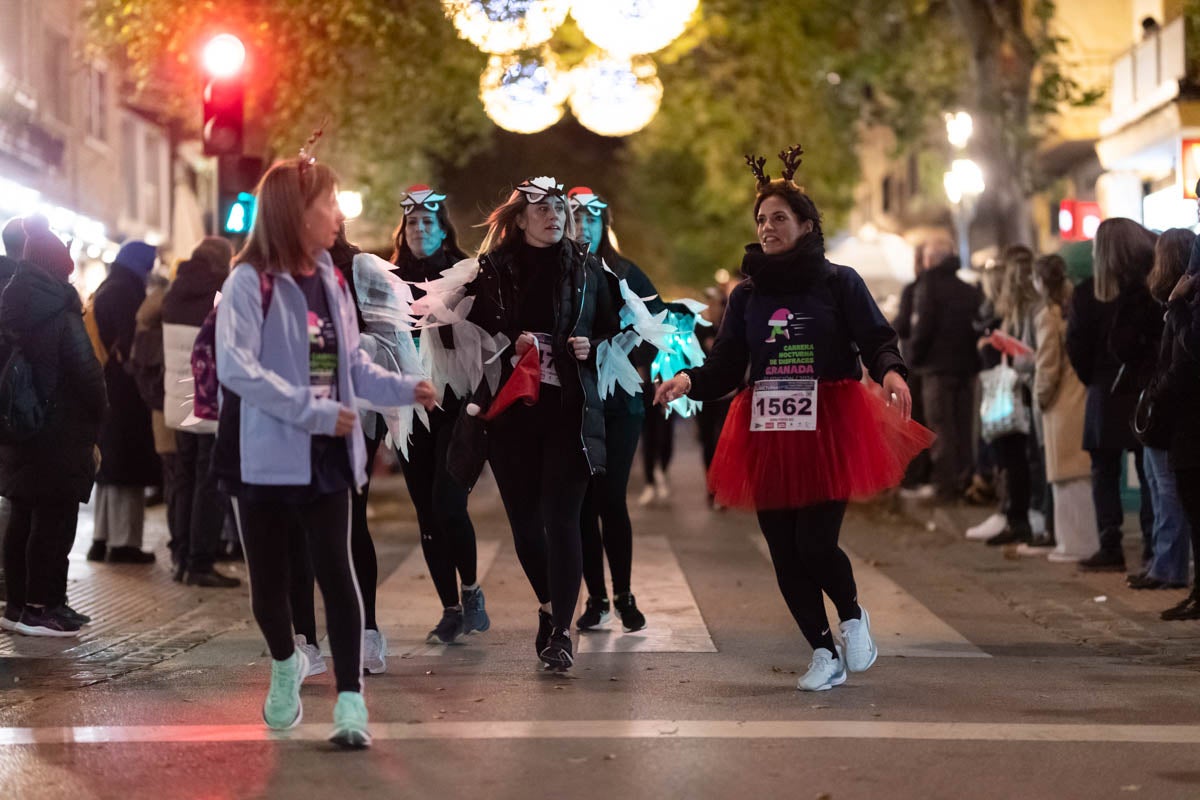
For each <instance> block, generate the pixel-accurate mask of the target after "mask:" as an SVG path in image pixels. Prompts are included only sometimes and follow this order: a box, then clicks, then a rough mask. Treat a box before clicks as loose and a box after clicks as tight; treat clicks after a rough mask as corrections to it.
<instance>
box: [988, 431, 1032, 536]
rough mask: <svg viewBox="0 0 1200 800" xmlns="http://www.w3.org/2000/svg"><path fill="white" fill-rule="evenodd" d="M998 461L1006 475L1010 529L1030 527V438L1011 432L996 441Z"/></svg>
mask: <svg viewBox="0 0 1200 800" xmlns="http://www.w3.org/2000/svg"><path fill="white" fill-rule="evenodd" d="M992 447H993V449H994V450H995V453H996V460H997V461H998V462H999V465H1000V469H1001V470H1003V472H1004V484H1005V487H1006V489H1007V491H1008V495H1007V497H1008V499H1007V501H1006V504H1005V507H1004V515H1005V517H1006V518H1007V519H1008V526H1009V528H1012V529H1014V530H1026V529H1028V528H1029V493H1030V475H1029V452H1028V448H1029V436H1028V435H1026V434H1024V433H1010V434H1008V435H1007V436H1001V437H1000V438H999V439H996V440H995V441H993V442H992Z"/></svg>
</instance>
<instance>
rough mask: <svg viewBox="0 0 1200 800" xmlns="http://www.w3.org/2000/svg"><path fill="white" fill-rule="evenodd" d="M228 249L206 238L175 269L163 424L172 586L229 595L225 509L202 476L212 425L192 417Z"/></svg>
mask: <svg viewBox="0 0 1200 800" xmlns="http://www.w3.org/2000/svg"><path fill="white" fill-rule="evenodd" d="M232 260H233V247H232V246H231V245H230V244H229V242H228V240H226V239H222V238H219V237H216V236H209V237H207V238H205V239H204V240H203V241H201V242H200V244H198V245H197V246H196V249H195V250H193V251H192V256H191V258H189V259H188V260H186V261H184V262H182V263H181V264H180V265H179V268H178V269H177V270H176V272H175V280H174V282H172V283H171V287H170V288H169V289H168V290H167V294H166V297H164V298H163V305H162V328H163V389H164V398H165V399H164V402H163V417H164V420H165V422H166V425H167V427H168V428H170V429H171V431H172V435H173V436H174V439H175V448H176V458H177V460H178V465H177V472H176V475H175V492H174V494H175V498H174V502H173V503H172V504H171V505H172V508H171V509H170V510H169V513H170V514H171V517H172V522H173V525H172V530H171V561H172V562H173V564H174V568H175V572H174V576H175V579H176V580H184V581H186V582H187V583H188V584H189V585H192V586H208V587H220V588H224V587H233V586H238V585H239V584H240V583H241V581H239V580H238V579H237V578H232V577H229V576H226V575H222V574H221V573H219V572H217V571H216V570H215V569H214V568H213V564H214V563H215V561H216V558H217V552H218V550H219V549H220V543H221V526H222V523H223V521H224V516H225V505H226V501H225V499H224V498H223V497H222V496H221V494H220V493H219V492H218V491H217V482H216V478H215V477H213V475H212V473H211V471H210V470H209V465H210V463H211V461H212V452H213V447H214V446H215V445H216V443H217V423H216V422H215V421H213V420H202V419H200V418H198V417H196V416H195V415H194V414H192V386H193V383H192V345H193V344H195V342H196V334H197V333H199V332H200V326H201V325H202V324H203V323H204V318H205V317H207V316H208V314H209V312H210V311H212V308H213V303H214V301H215V298H216V295H217V292H218V291H220V289H221V284H222V283H224V282H225V279H226V278H227V277H229V264H230V262H231V261H232Z"/></svg>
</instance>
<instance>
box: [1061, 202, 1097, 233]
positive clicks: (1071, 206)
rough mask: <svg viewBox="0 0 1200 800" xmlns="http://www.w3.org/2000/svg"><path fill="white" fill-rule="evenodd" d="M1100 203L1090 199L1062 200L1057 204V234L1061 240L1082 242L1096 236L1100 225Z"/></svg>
mask: <svg viewBox="0 0 1200 800" xmlns="http://www.w3.org/2000/svg"><path fill="white" fill-rule="evenodd" d="M1102 219H1103V217H1102V216H1101V215H1100V204H1099V203H1094V202H1092V201H1090V200H1071V199H1068V200H1063V201H1062V202H1061V203H1059V204H1058V235H1059V236H1061V237H1062V239H1063V241H1067V242H1083V241H1087V240H1089V239H1095V238H1096V229H1097V228H1099V227H1100V221H1101V220H1102Z"/></svg>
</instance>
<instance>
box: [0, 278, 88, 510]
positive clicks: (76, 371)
mask: <svg viewBox="0 0 1200 800" xmlns="http://www.w3.org/2000/svg"><path fill="white" fill-rule="evenodd" d="M0 320H3V328H4V332H5V334H6V335H9V336H12V337H14V338H15V339H16V340H17V341H18V342H19V343H20V345H21V347H22V350H23V352H24V353H25V357H26V358H27V359H28V360H29V362H30V364H31V365H32V366H33V371H34V373H33V374H34V376H35V380H36V381H37V384H38V387H39V389H40V390H41V391H42V392H44V394H43V396H44V397H48V398H50V403H49V406H50V413H49V416H48V417H47V419H46V423H45V427H44V428H43V429H42V431H41V432H40V433H38V435H37V436H35V437H34V438H33V439H32V440H30V441H28V442H25V443H23V444H21V445H6V446H3V447H0V495H3V496H4V497H8V498H10V499H14V500H21V501H24V502H27V503H35V504H40V503H55V504H61V503H75V502H79V503H86V502H87V499H88V496H89V495H90V494H91V492H92V479H93V477H94V476H95V460H94V458H93V449H94V447H95V444H96V439H97V437H98V435H99V431H100V423H101V421H102V420H103V418H104V414H105V411H106V410H107V404H106V399H105V392H104V375H103V373H102V372H101V371H100V362H99V361H97V360H96V356H95V354H94V353H93V352H92V345H91V342H90V340H89V339H88V335H87V331H86V330H84V327H83V307H82V305H81V304H80V302H79V295H78V294H76V292H75V289H74V288H72V286H71V285H70V284H69V283H66V282H65V281H60V280H58V279H57V278H55V277H54V276H52V275H50V274H49V273H47V272H45V271H44V270H41V269H38V268H37V267H34V266H32V265H28V264H27V265H24V266H23V268H22V269H21V270H20V271H19V272H18V273H17V274H16V276H15V277H13V278H12V280H11V281H10V283H9V284H8V286H7V288H6V289H5V290H4V294H3V295H2V296H0Z"/></svg>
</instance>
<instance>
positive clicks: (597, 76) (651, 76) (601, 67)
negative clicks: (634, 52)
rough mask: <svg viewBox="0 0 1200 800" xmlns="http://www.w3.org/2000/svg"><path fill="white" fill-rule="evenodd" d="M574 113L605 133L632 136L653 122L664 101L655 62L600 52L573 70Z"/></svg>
mask: <svg viewBox="0 0 1200 800" xmlns="http://www.w3.org/2000/svg"><path fill="white" fill-rule="evenodd" d="M570 79H571V98H570V104H571V113H573V114H574V115H575V118H576V119H577V120H579V123H580V124H581V125H583V126H584V127H585V128H587V129H588V130H590V131H592V132H594V133H598V134H600V135H602V136H628V135H630V134H632V133H636V132H637V131H640V130H641V129H642V128H644V127H646V126H647V125H649V124H650V120H652V119H654V115H655V114H657V113H658V106H659V104H660V103H661V102H662V96H663V85H662V81H660V80H659V79H658V71H657V70H656V69H655V67H654V62H653V61H652V60H651V59H649V58H647V57H645V56H640V57H636V58H634V59H628V58H617V57H614V56H612V55H609V54H605V53H600V54H597V55H593V56H589V57H588V58H587V59H586V60H585V61H584V62H583V63H582V64H580V65H579V66H577V67H575V68H574V69H572V70H571V74H570Z"/></svg>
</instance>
